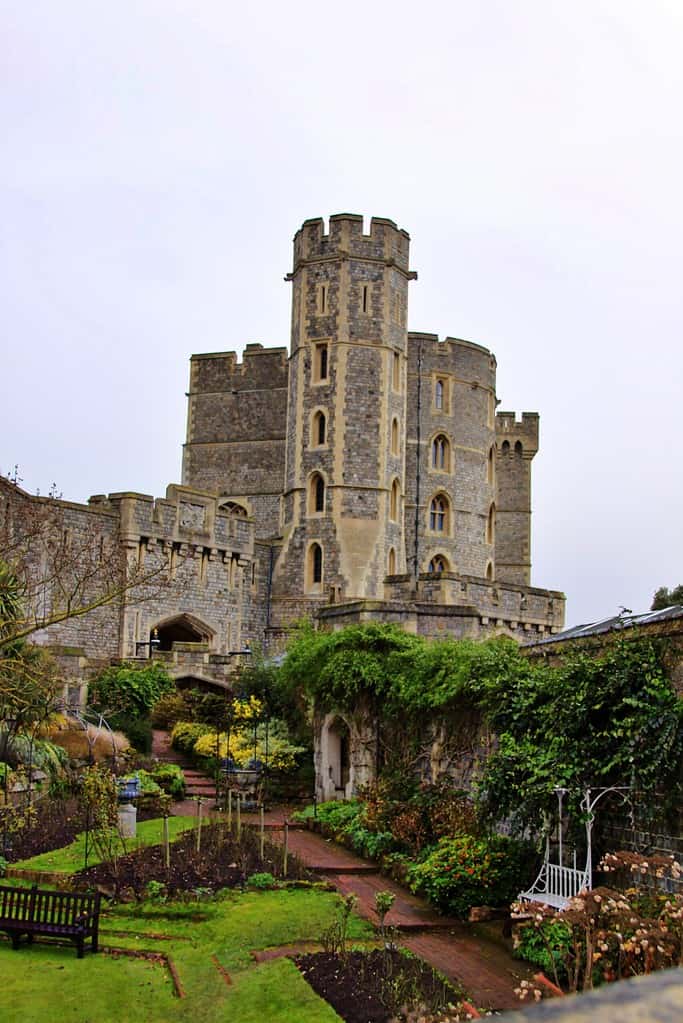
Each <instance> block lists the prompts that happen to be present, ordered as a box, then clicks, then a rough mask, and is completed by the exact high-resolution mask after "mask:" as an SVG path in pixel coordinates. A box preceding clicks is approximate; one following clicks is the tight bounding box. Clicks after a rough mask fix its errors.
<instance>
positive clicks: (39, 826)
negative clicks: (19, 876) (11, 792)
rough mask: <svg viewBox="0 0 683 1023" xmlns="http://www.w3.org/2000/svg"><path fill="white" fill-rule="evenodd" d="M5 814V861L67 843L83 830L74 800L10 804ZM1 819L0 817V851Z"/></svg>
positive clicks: (2, 826)
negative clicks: (21, 806)
mask: <svg viewBox="0 0 683 1023" xmlns="http://www.w3.org/2000/svg"><path fill="white" fill-rule="evenodd" d="M5 813H6V815H7V860H8V862H9V863H16V862H17V861H18V860H28V859H30V858H31V857H32V856H40V854H41V853H46V852H52V850H53V849H62V848H63V847H64V846H65V845H70V844H71V842H73V840H74V839H75V837H76V835H77V834H78V833H79V831H82V830H83V821H82V817H81V815H80V814H79V812H78V806H77V804H76V800H75V799H50V798H49V797H45V798H44V799H41V800H40V801H39V802H35V803H33V804H32V805H31V806H30V807H24V808H19V807H12V808H9V809H8V810H7V811H5ZM3 828H4V821H3V820H2V819H0V853H1V852H2V837H3Z"/></svg>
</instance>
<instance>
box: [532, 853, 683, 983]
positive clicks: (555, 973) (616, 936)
mask: <svg viewBox="0 0 683 1023" xmlns="http://www.w3.org/2000/svg"><path fill="white" fill-rule="evenodd" d="M601 867H602V869H603V870H604V871H605V872H606V873H608V874H609V873H612V874H613V876H615V878H618V877H619V875H620V874H621V875H622V876H623V875H625V874H626V875H628V876H629V878H630V884H631V886H630V887H628V888H626V889H625V890H623V891H618V890H616V889H614V888H606V887H599V888H594V889H593V890H592V891H590V892H582V893H581V894H580V895H579V896H577V897H576V898H574V899H571V900H570V901H569V904H568V906H567V907H566V908H565V909H564V910H562V911H560V912H556V911H554V910H552V909H550V908H549V907H547V906H533V907H530V906H529V905H528V904H522V905H520V906H519V907H517V908H518V909H520V910H521V911H522V912H523V913H531V914H532V917H531V920H529V921H527V922H525V923H523V924H521V925H518V927H517V932H516V934H515V947H516V948H515V951H516V955H517V956H518V957H519V958H523V959H526V960H528V961H529V962H532V963H535V964H536V965H538V966H540V967H541V968H542V969H543V971H544V972H545V973H546V974H547V975H548V976H549V977H550V978H551V979H552V980H553V981H554V983H555V984H556V985H557V986H558V987H564V988H565V989H567V990H569V991H578V990H587V989H589V988H592V987H594V986H597V985H599V984H602V983H604V982H611V981H615V980H621V979H622V978H625V977H632V976H636V975H638V974H642V973H651V972H652V971H653V970H661V969H666V968H668V967H671V966H680V965H683V894H677V895H676V894H672V893H670V892H667V891H666V890H665V887H663V886H665V885H667V884H671V883H672V882H676V881H678V879H679V878H680V877H681V867H680V864H678V863H677V862H676V861H675V860H674V859H673V857H658V856H654V857H644V856H641V855H639V854H637V853H628V852H627V853H610V854H608V855H607V856H605V858H604V860H603V862H602V864H601ZM529 993H532V992H530V989H529V988H528V987H527V988H526V989H525V990H524V991H523V992H520V994H522V995H523V996H526V997H528V994H529Z"/></svg>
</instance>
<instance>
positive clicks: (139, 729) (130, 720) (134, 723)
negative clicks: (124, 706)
mask: <svg viewBox="0 0 683 1023" xmlns="http://www.w3.org/2000/svg"><path fill="white" fill-rule="evenodd" d="M107 723H108V724H109V727H110V728H112V729H113V731H115V732H123V734H124V735H125V736H126V738H127V739H128V740H129V742H130V744H131V746H132V747H133V749H135V750H137V752H138V753H150V752H151V750H152V725H151V724H150V722H149V719H148V718H141V717H135V716H134V715H130V714H112V715H111V717H109V718H108V719H107Z"/></svg>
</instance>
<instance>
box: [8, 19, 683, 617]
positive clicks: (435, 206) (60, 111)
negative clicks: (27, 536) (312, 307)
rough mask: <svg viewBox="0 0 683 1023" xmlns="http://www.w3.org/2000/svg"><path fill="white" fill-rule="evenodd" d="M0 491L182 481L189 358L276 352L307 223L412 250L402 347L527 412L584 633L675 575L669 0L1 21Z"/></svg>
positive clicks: (543, 578) (681, 25)
mask: <svg viewBox="0 0 683 1023" xmlns="http://www.w3.org/2000/svg"><path fill="white" fill-rule="evenodd" d="M0 13H1V19H0V20H1V24H0V38H1V39H2V43H1V44H0V45H1V46H2V61H1V70H0V73H1V75H2V84H1V88H0V116H1V118H2V142H1V147H2V148H1V151H0V185H1V193H2V200H1V203H2V204H1V207H0V217H1V221H2V225H3V231H2V234H3V240H2V247H1V249H0V303H1V310H2V323H3V328H4V329H3V335H4V341H3V347H4V352H3V358H2V362H1V363H0V365H1V366H2V392H1V395H2V396H1V398H0V469H1V470H2V471H3V472H7V470H8V469H10V467H12V466H13V465H14V464H15V463H18V464H19V467H20V475H21V477H22V478H23V480H24V484H23V485H24V486H25V487H26V488H27V489H28V490H30V491H35V490H36V489H37V488H40V490H41V493H45V492H46V491H47V490H48V488H49V487H50V484H51V483H52V482H53V481H54V482H56V483H57V486H58V489H59V490H60V491H62V492H63V494H64V496H65V497H67V498H70V499H73V500H85V499H87V497H88V496H89V495H90V494H93V493H100V492H113V491H117V490H138V491H142V492H144V493H154V494H155V495H159V494H163V493H164V492H165V487H166V484H167V483H168V482H173V481H178V480H179V478H180V458H181V443H182V441H183V440H184V433H185V394H184V392H185V391H186V389H187V385H188V359H189V356H190V355H191V354H192V353H193V352H205V351H206V352H209V351H225V350H233V349H236V350H238V351H239V350H241V349H242V348H243V346H244V345H245V344H246V343H248V342H249V341H261V342H263V343H264V344H266V345H286V344H288V342H289V337H288V331H289V298H290V295H289V286H288V285H286V284H285V283H284V282H283V277H284V274H285V273H286V272H287V271H288V270H289V269H290V265H291V239H292V236H293V234H294V232H295V230H296V229H297V227H298V226H299V225H300V223H301V221H302V220H304V219H306V218H307V217H315V216H324V217H327V216H329V214H330V213H337V212H342V211H349V212H353V213H362V214H364V215H365V216H368V217H369V216H371V215H375V216H385V217H390V218H392V219H393V220H395V221H396V222H397V223H398V225H399V226H400V227H404V228H406V229H407V230H408V231H409V232H410V234H411V237H412V264H413V266H414V268H415V269H417V270H418V272H419V280H418V281H417V283H415V284H413V285H411V298H410V308H409V327H410V329H411V330H421V331H432V332H434V333H438V334H439V335H441V336H445V335H452V336H455V337H461V338H467V339H470V340H473V341H476V342H478V343H480V344H483V345H485V346H486V347H488V348H490V349H491V350H492V351H493V352H495V354H496V357H497V360H498V395H499V397H500V399H501V408H503V409H516V410H517V411H521V410H529V411H538V412H540V415H541V451H540V452H539V454H538V456H537V458H536V460H535V462H534V466H533V468H534V477H533V489H534V497H533V505H534V541H533V559H534V567H533V579H532V581H533V582H534V583H535V584H536V585H539V586H548V587H551V588H554V589H563V590H565V592H566V593H567V596H568V606H567V624H568V625H571V624H576V623H578V622H582V621H589V620H592V619H595V618H601V617H605V616H607V615H609V614H612V613H616V611H617V610H618V608H619V606H620V605H626V606H628V607H630V608H633V609H634V610H645V609H647V608H648V607H649V604H650V601H651V596H652V592H653V590H654V589H655V588H656V587H658V586H660V585H668V586H673V585H675V584H677V583H680V582H683V563H682V560H683V559H682V557H681V553H682V546H683V544H682V529H681V508H682V507H683V475H682V474H681V456H680V442H678V443H675V437H680V394H681V381H682V378H683V372H682V369H683V365H682V364H683V356H682V354H681V336H682V327H683V302H682V298H681V248H682V246H683V201H682V199H681V193H682V191H683V142H682V133H683V128H682V124H683V118H682V116H681V110H682V107H683V61H682V60H681V52H683V5H682V4H681V3H680V0H639V2H633V0H572V2H571V3H569V2H566V0H564V2H561V3H560V2H555V0H518V2H511V0H500V2H495V0H467V2H463V0H449V2H444V3H437V2H433V0H422V2H421V3H414V2H410V3H408V2H401V0H394V2H392V3H387V2H384V0H382V2H372V0H365V2H357V0H345V2H344V3H342V4H323V3H320V2H316V3H310V2H305V3H301V2H298V0H293V2H290V3H282V2H281V0H280V2H277V3H274V2H271V0H266V2H261V3H253V4H252V5H251V8H250V9H248V6H247V5H246V4H242V3H240V4H233V3H230V2H229V0H184V2H178V0H119V2H118V3H110V2H106V3H105V2H104V0H81V2H76V0H59V2H57V0H30V2H26V0H0Z"/></svg>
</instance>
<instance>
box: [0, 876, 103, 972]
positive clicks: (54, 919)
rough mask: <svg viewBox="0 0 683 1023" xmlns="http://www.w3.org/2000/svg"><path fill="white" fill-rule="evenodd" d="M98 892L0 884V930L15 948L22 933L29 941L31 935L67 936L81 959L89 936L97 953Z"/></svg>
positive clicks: (31, 938)
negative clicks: (60, 890) (14, 886)
mask: <svg viewBox="0 0 683 1023" xmlns="http://www.w3.org/2000/svg"><path fill="white" fill-rule="evenodd" d="M100 898H101V896H100V893H99V892H97V893H95V894H94V895H92V894H86V893H83V892H55V891H47V890H46V889H43V888H38V885H33V887H32V888H12V887H11V886H10V885H0V930H1V931H6V932H7V934H9V936H10V938H11V939H12V945H13V947H14V948H15V949H17V948H19V942H20V940H21V936H22V934H25V935H26V936H27V938H28V941H29V944H30V943H31V942H32V941H33V938H34V935H36V934H45V935H46V936H47V937H51V938H69V940H70V941H73V942H74V943H75V945H76V948H77V950H78V958H79V959H82V958H83V953H84V946H85V939H86V938H90V939H91V944H92V950H93V952H97V947H98V946H97V931H98V927H99V917H100Z"/></svg>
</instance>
